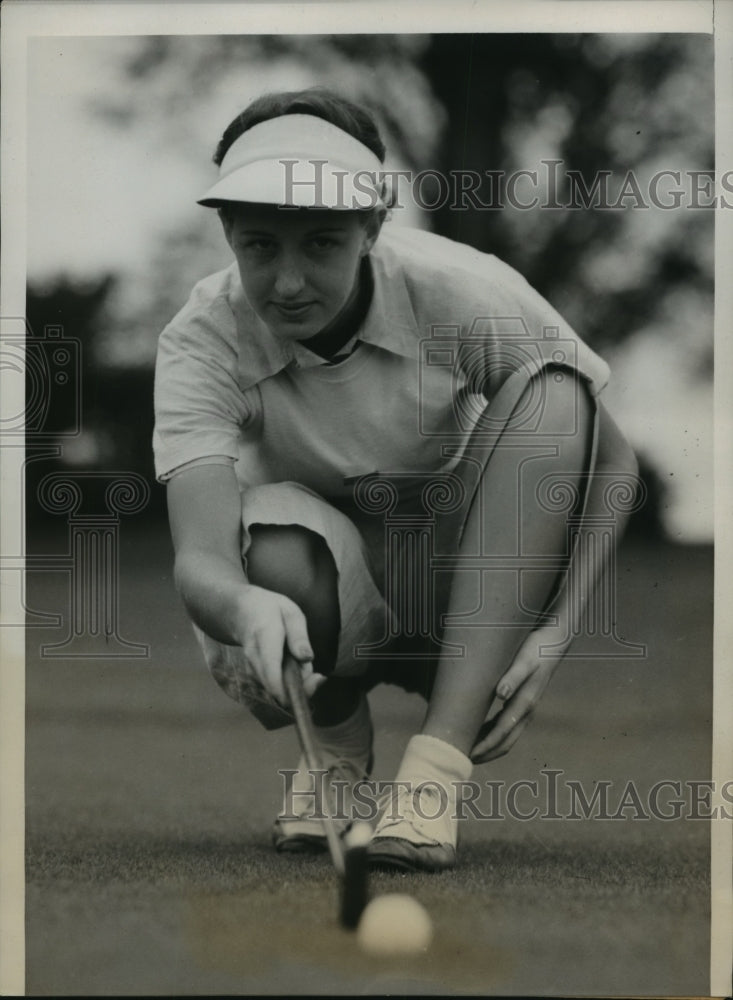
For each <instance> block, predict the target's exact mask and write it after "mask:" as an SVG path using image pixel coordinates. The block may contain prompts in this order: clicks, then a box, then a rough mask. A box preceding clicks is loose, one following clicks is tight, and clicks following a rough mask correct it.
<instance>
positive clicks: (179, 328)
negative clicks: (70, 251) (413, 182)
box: [154, 226, 609, 498]
mask: <svg viewBox="0 0 733 1000" xmlns="http://www.w3.org/2000/svg"><path fill="white" fill-rule="evenodd" d="M369 260H370V266H371V269H372V276H373V283H374V293H373V297H372V301H371V305H370V307H369V311H368V313H367V316H366V318H365V320H364V323H363V324H362V327H361V329H360V330H359V331H358V334H357V349H356V350H354V351H353V353H352V354H351V355H349V357H348V358H347V359H346V360H345V361H341V362H340V363H339V364H336V365H329V364H327V363H324V361H323V359H322V358H319V357H318V356H317V355H315V354H314V353H312V352H311V351H309V350H308V349H307V348H306V347H304V346H303V344H299V343H297V342H296V343H292V342H283V341H278V340H277V339H276V338H275V337H274V336H273V335H272V334H271V333H270V332H269V330H268V329H267V327H266V326H265V325H264V323H263V322H262V321H261V320H260V319H259V317H258V316H257V315H256V314H255V313H254V311H253V309H252V308H251V306H250V305H249V303H248V302H247V300H246V298H245V296H244V293H243V291H242V286H241V282H240V280H239V274H238V270H237V266H236V264H233V265H232V266H231V267H229V268H227V269H226V270H224V271H221V272H219V273H217V274H214V275H211V276H210V277H208V278H206V279H204V280H203V281H201V282H200V283H199V284H197V285H196V287H195V288H194V290H193V292H192V294H191V298H190V299H189V301H188V303H187V304H186V306H184V308H183V309H182V310H181V312H179V313H178V315H177V316H176V317H175V318H174V319H173V320H172V322H171V323H170V324H169V325H168V326H167V327H166V328H165V330H164V331H163V333H162V334H161V337H160V342H159V347H158V358H157V365H156V378H155V412H156V423H155V433H154V451H155V463H156V475H157V477H158V479H159V481H161V482H165V481H166V480H167V479H169V478H170V477H171V476H172V475H173V474H175V472H176V471H177V470H179V469H180V468H181V467H183V466H188V465H189V464H190V463H198V462H206V461H212V460H215V461H223V462H231V463H235V468H236V472H237V477H238V479H239V482H240V485H241V486H242V487H243V488H244V487H246V486H255V485H260V484H262V483H266V482H280V481H294V482H299V483H301V484H303V485H304V486H307V487H309V488H310V489H312V490H315V491H316V492H317V493H319V494H321V495H322V496H324V497H333V498H338V497H342V496H345V495H347V494H348V493H349V491H350V490H351V486H350V485H349V481H350V480H353V478H354V477H358V476H361V475H366V474H369V473H373V472H380V473H394V472H408V473H409V472H415V473H423V472H435V471H439V470H445V469H447V468H448V467H450V466H451V465H452V464H455V461H456V457H455V455H456V453H457V452H459V451H460V447H461V445H462V443H464V442H465V441H466V440H467V437H468V434H469V433H470V430H471V427H472V426H473V424H474V422H475V420H476V419H477V417H478V414H479V413H480V412H481V410H482V409H483V408H484V407H485V405H486V401H487V400H488V401H491V399H492V397H493V396H494V395H495V394H496V393H498V391H499V390H500V389H501V388H502V386H503V385H504V383H505V382H506V381H507V380H508V379H510V378H511V377H512V375H514V374H515V373H518V377H521V378H523V379H526V376H527V374H528V373H529V374H532V373H534V372H536V371H539V370H541V369H542V368H543V367H545V366H547V365H559V366H561V367H567V368H571V369H573V370H575V371H577V372H578V373H579V374H581V375H582V376H584V377H585V378H586V379H587V381H588V385H589V388H590V390H591V392H592V393H593V394H594V395H597V394H598V393H599V392H600V390H601V389H602V388H603V386H604V385H605V384H606V382H607V380H608V376H609V370H608V366H607V365H606V363H605V362H604V361H603V360H602V359H601V358H600V357H598V356H597V355H596V354H595V353H594V352H593V351H591V350H590V348H589V347H588V346H587V345H586V344H585V343H583V341H582V340H581V339H580V338H579V337H578V336H577V335H576V334H575V333H574V331H573V330H572V329H571V328H570V327H569V326H568V325H567V323H565V322H564V320H563V319H562V318H561V317H560V316H559V315H558V314H557V313H556V312H555V310H554V309H553V308H552V307H551V306H550V305H549V303H547V302H546V301H545V300H544V299H543V298H542V297H541V296H540V295H539V294H538V293H537V292H535V291H534V290H533V289H532V288H531V287H530V286H529V285H528V284H527V282H526V281H525V280H524V279H523V278H522V277H521V276H520V275H519V274H518V273H517V272H516V271H514V270H513V269H512V268H510V267H509V266H508V265H506V264H504V263H502V262H501V261H499V260H498V259H497V258H495V257H493V256H490V255H487V254H482V253H479V252H478V251H476V250H473V249H472V248H470V247H468V246H465V245H463V244H460V243H455V242H453V241H451V240H447V239H444V238H442V237H439V236H435V235H433V234H430V233H426V232H423V231H420V230H409V229H403V228H398V227H390V226H386V227H384V228H383V230H382V232H381V233H380V236H379V238H378V240H377V243H376V244H375V246H374V248H373V249H372V251H371V253H370V257H369ZM446 445H447V446H448V447H446ZM451 445H452V447H451ZM455 445H458V449H456V447H455Z"/></svg>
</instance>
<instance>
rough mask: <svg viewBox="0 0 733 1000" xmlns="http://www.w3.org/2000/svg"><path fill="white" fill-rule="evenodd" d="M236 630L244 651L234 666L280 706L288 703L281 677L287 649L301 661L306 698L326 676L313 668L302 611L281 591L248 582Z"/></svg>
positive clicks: (241, 601)
mask: <svg viewBox="0 0 733 1000" xmlns="http://www.w3.org/2000/svg"><path fill="white" fill-rule="evenodd" d="M236 631H237V634H238V638H239V645H241V647H242V650H243V653H244V656H243V657H242V658H241V659H240V658H237V663H238V668H237V669H240V670H243V671H245V673H246V675H247V678H251V677H253V676H254V677H255V678H256V679H257V680H258V681H259V682H260V684H262V686H263V687H264V688H265V690H266V691H267V692H269V694H271V695H272V696H273V698H275V699H276V701H278V702H279V703H280V704H281V705H282V706H283V707H286V708H287V707H288V705H289V703H288V697H287V695H286V693H285V688H284V685H283V677H282V668H283V659H284V654H285V650H286V649H287V651H288V652H289V653H290V654H291V655H292V656H293V657H294V658H295V659H296V660H297V661H298V662H299V663H300V664H301V668H302V673H303V686H304V688H305V693H306V695H307V696H308V697H309V698H310V697H311V696H312V695H313V694H314V693H315V691H316V690H317V689H318V688H319V687H320V685H321V684H322V683H323V682H324V681H325V680H326V678H325V676H323V675H322V674H317V673H315V672H314V670H313V649H312V647H311V644H310V640H309V639H308V627H307V624H306V620H305V615H304V614H303V612H302V611H301V610H300V608H299V607H298V605H297V604H295V602H294V601H291V600H290V598H288V597H285V596H284V595H283V594H277V593H275V592H274V591H271V590H265V589H264V588H263V587H256V586H254V585H253V584H247V585H246V586H245V587H244V588H243V591H242V597H241V600H240V601H239V603H238V609H237V620H236ZM242 680H245V678H242Z"/></svg>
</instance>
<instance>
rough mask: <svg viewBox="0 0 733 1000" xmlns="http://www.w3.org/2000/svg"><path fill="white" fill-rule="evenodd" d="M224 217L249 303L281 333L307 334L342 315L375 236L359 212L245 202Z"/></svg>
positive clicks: (285, 335)
mask: <svg viewBox="0 0 733 1000" xmlns="http://www.w3.org/2000/svg"><path fill="white" fill-rule="evenodd" d="M222 221H223V224H224V231H225V233H226V237H227V241H228V242H229V245H230V246H231V248H232V250H233V251H234V255H235V257H236V259H237V264H238V265H239V273H240V276H241V280H242V287H243V288H244V293H245V295H246V296H247V299H248V300H249V303H250V305H251V306H252V308H253V309H254V310H255V312H256V313H257V315H258V316H259V317H260V319H262V320H263V322H264V323H265V324H266V325H267V326H268V328H269V329H270V331H271V333H272V334H273V335H274V336H276V337H279V338H281V339H282V340H305V339H307V338H308V337H312V336H314V334H316V333H319V332H320V331H321V330H323V329H324V327H326V326H328V324H329V323H331V322H332V321H333V320H334V319H335V318H336V316H338V314H339V313H340V312H341V310H342V309H343V307H344V305H345V304H346V303H347V302H348V300H349V298H350V296H351V293H352V291H353V290H354V287H355V284H356V279H357V275H358V273H359V264H360V262H361V259H362V257H363V256H364V255H365V254H367V253H368V252H369V250H370V249H371V247H372V246H373V244H374V241H375V240H376V234H374V235H371V234H369V233H368V232H367V228H366V227H365V225H364V222H363V220H362V218H360V215H359V213H358V212H343V211H329V210H328V209H283V208H278V207H277V206H275V205H247V206H246V207H245V206H242V207H241V208H237V209H236V211H232V212H231V213H227V214H225V215H224V216H223V218H222Z"/></svg>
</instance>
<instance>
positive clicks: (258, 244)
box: [244, 237, 274, 253]
mask: <svg viewBox="0 0 733 1000" xmlns="http://www.w3.org/2000/svg"><path fill="white" fill-rule="evenodd" d="M273 248H274V243H273V241H272V240H268V239H265V238H264V237H263V238H261V239H259V238H258V239H252V240H247V242H246V243H245V244H244V249H245V250H254V251H255V252H259V253H267V252H269V251H271V250H272V249H273Z"/></svg>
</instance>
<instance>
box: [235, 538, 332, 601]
mask: <svg viewBox="0 0 733 1000" xmlns="http://www.w3.org/2000/svg"><path fill="white" fill-rule="evenodd" d="M250 536H251V545H250V547H249V550H248V551H247V557H246V559H247V578H248V579H249V581H250V583H254V584H255V585H256V586H258V587H264V588H265V589H266V590H274V591H276V592H277V593H279V594H284V595H285V596H286V597H289V598H290V599H291V600H293V601H295V602H296V604H299V605H300V606H301V607H303V605H304V604H307V603H308V601H309V599H312V598H313V597H314V596H315V594H317V593H323V591H325V590H328V589H330V590H332V591H334V592H335V586H336V567H335V565H334V562H333V557H332V556H331V553H330V551H329V549H328V546H327V545H326V542H325V541H324V539H323V538H322V537H321V536H320V535H317V534H316V533H315V532H313V531H309V530H308V529H307V528H301V527H299V526H298V525H265V524H255V525H253V526H252V528H251V529H250Z"/></svg>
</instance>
